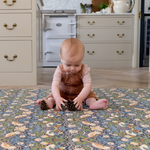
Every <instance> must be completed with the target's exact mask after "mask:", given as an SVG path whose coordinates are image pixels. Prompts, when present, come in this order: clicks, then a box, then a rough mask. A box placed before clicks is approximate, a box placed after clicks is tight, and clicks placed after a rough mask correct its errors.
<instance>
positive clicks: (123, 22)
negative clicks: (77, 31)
mask: <svg viewBox="0 0 150 150" xmlns="http://www.w3.org/2000/svg"><path fill="white" fill-rule="evenodd" d="M78 23H79V27H132V26H133V19H132V18H123V17H116V18H114V17H110V16H109V17H105V18H103V17H94V16H92V17H79V19H78Z"/></svg>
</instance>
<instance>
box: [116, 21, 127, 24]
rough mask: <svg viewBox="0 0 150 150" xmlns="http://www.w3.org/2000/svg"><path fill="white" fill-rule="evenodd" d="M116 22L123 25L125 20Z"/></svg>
mask: <svg viewBox="0 0 150 150" xmlns="http://www.w3.org/2000/svg"><path fill="white" fill-rule="evenodd" d="M117 23H118V24H120V25H123V24H124V23H125V21H122V23H121V22H119V21H117Z"/></svg>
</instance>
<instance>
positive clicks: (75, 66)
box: [61, 53, 83, 74]
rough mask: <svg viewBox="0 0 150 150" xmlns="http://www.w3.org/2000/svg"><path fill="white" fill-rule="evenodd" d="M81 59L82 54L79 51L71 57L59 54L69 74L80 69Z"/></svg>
mask: <svg viewBox="0 0 150 150" xmlns="http://www.w3.org/2000/svg"><path fill="white" fill-rule="evenodd" d="M82 60H83V55H82V54H81V53H77V54H75V55H74V56H72V57H67V55H63V57H62V56H61V62H62V64H63V68H64V70H65V71H66V72H68V73H70V74H74V73H77V72H79V71H80V70H81V65H82Z"/></svg>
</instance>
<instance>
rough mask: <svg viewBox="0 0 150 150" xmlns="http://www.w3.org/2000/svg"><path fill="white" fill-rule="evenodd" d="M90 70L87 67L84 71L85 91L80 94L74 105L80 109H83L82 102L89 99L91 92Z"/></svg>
mask: <svg viewBox="0 0 150 150" xmlns="http://www.w3.org/2000/svg"><path fill="white" fill-rule="evenodd" d="M89 72H90V68H89V67H88V66H87V65H85V67H84V69H83V79H82V81H83V89H82V91H81V92H80V94H79V95H78V96H77V97H76V98H75V99H74V102H75V103H74V104H76V107H78V109H80V110H81V109H82V102H83V101H84V100H85V99H86V98H87V96H88V95H89V93H90V91H91V87H92V83H91V76H90V73H89Z"/></svg>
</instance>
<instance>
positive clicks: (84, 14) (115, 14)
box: [77, 13, 135, 16]
mask: <svg viewBox="0 0 150 150" xmlns="http://www.w3.org/2000/svg"><path fill="white" fill-rule="evenodd" d="M77 15H78V16H79V15H81V16H88V15H101V16H104V15H105V16H107V15H112V16H118V15H129V16H130V15H135V14H134V13H120V14H117V13H78V14H77Z"/></svg>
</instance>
